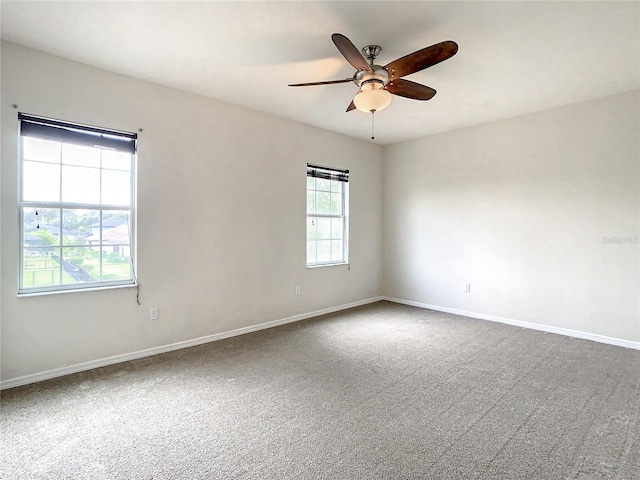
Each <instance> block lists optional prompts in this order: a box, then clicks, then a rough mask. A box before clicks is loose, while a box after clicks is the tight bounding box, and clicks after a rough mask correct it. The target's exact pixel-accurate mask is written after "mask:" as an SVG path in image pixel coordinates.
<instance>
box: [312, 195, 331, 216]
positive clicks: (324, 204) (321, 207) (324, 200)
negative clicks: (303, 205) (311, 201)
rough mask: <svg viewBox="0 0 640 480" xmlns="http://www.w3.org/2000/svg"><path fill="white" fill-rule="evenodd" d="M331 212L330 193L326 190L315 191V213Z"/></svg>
mask: <svg viewBox="0 0 640 480" xmlns="http://www.w3.org/2000/svg"><path fill="white" fill-rule="evenodd" d="M330 212H331V194H330V193H328V192H316V211H315V213H321V214H328V213H330Z"/></svg>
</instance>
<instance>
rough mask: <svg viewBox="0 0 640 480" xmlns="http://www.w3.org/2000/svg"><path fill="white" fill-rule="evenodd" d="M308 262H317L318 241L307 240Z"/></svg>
mask: <svg viewBox="0 0 640 480" xmlns="http://www.w3.org/2000/svg"><path fill="white" fill-rule="evenodd" d="M307 263H316V242H307Z"/></svg>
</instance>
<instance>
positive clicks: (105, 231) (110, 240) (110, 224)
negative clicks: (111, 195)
mask: <svg viewBox="0 0 640 480" xmlns="http://www.w3.org/2000/svg"><path fill="white" fill-rule="evenodd" d="M129 230H130V224H129V212H126V211H113V212H104V214H103V215H102V244H103V245H105V244H111V245H114V244H127V245H128V244H129V243H130V242H131V240H130V238H129V233H130V232H129Z"/></svg>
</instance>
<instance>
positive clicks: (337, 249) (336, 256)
mask: <svg viewBox="0 0 640 480" xmlns="http://www.w3.org/2000/svg"><path fill="white" fill-rule="evenodd" d="M343 246H344V243H343V241H342V240H332V241H331V261H333V262H339V261H342V260H343V255H342V248H343Z"/></svg>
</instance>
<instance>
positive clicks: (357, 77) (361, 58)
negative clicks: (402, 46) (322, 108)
mask: <svg viewBox="0 0 640 480" xmlns="http://www.w3.org/2000/svg"><path fill="white" fill-rule="evenodd" d="M331 39H332V40H333V43H334V44H335V45H336V47H338V50H339V51H340V53H341V54H342V55H343V56H344V58H346V59H347V61H348V62H349V63H350V64H351V65H352V66H353V67H354V68H355V69H356V72H355V73H354V74H353V77H351V78H345V79H343V80H329V81H324V82H311V83H292V84H290V85H289V86H290V87H306V86H312V85H330V84H334V83H347V82H353V83H355V84H356V85H357V86H358V87H360V89H359V90H358V93H357V94H356V96H355V97H354V98H353V100H352V101H351V103H350V104H349V106H348V107H347V112H350V111H351V110H354V109H356V108H357V109H358V110H361V111H363V112H367V113H368V112H371V113H374V112H378V111H380V110H382V109H384V108H386V107H387V106H389V103H391V94H394V95H399V96H401V97H405V98H411V99H414V100H429V99H430V98H432V97H433V96H434V95H435V94H436V91H435V90H434V89H433V88H431V87H427V86H426V85H422V84H420V83H416V82H412V81H410V80H405V79H404V78H401V77H404V76H406V75H410V74H412V73H415V72H419V71H420V70H424V69H425V68H428V67H431V66H433V65H436V64H438V63H440V62H442V61H444V60H446V59H448V58H451V57H453V56H454V55H455V54H456V52H457V51H458V44H457V43H456V42H453V41H451V40H447V41H444V42H440V43H436V44H435V45H431V46H430V47H426V48H423V49H421V50H418V51H416V52H413V53H410V54H409V55H406V56H404V57H402V58H399V59H397V60H394V61H393V62H391V63H388V64H387V65H385V66H381V65H376V64H374V61H375V60H376V58H377V57H378V54H379V53H380V47H379V46H378V45H367V46H366V47H364V48H363V49H362V54H360V52H359V51H358V49H357V48H356V46H355V45H354V44H353V43H352V42H351V40H349V39H348V38H347V37H345V36H344V35H342V34H340V33H334V34H333V35H331ZM365 57H366V59H365ZM367 60H368V62H367ZM372 138H373V137H372Z"/></svg>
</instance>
